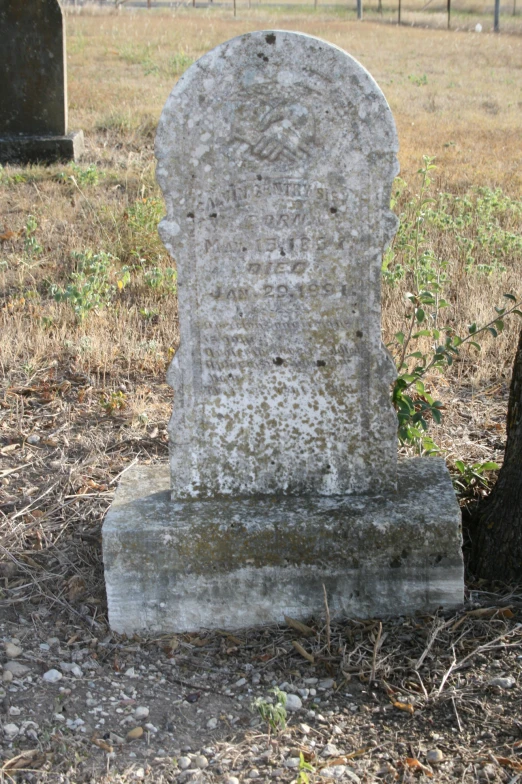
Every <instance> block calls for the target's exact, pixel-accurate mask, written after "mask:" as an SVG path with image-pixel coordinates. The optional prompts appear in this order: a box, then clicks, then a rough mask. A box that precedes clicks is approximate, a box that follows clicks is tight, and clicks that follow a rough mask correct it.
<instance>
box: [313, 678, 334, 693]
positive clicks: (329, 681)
mask: <svg viewBox="0 0 522 784" xmlns="http://www.w3.org/2000/svg"><path fill="white" fill-rule="evenodd" d="M334 685H335V681H334V679H333V678H325V679H324V681H319V683H318V684H317V688H318V689H325V690H326V689H333V687H334Z"/></svg>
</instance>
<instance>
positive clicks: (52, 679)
mask: <svg viewBox="0 0 522 784" xmlns="http://www.w3.org/2000/svg"><path fill="white" fill-rule="evenodd" d="M42 677H43V679H44V681H47V683H58V681H61V680H62V678H63V675H62V673H61V672H60V671H59V670H47V672H45V673H44V674H43V675H42Z"/></svg>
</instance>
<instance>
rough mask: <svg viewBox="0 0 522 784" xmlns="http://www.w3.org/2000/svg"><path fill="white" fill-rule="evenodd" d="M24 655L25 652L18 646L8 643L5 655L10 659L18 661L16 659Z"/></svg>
mask: <svg viewBox="0 0 522 784" xmlns="http://www.w3.org/2000/svg"><path fill="white" fill-rule="evenodd" d="M22 653H23V651H22V649H21V648H20V647H19V646H18V645H15V644H14V643H13V642H6V644H5V655H6V656H7V658H8V659H16V657H17V656H21V654H22Z"/></svg>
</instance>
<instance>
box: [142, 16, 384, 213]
mask: <svg viewBox="0 0 522 784" xmlns="http://www.w3.org/2000/svg"><path fill="white" fill-rule="evenodd" d="M397 150H398V140H397V132H396V128H395V122H394V119H393V116H392V113H391V110H390V107H389V106H388V103H387V101H386V98H385V97H384V95H383V93H382V91H381V89H380V87H379V86H378V84H377V83H376V81H375V80H374V79H373V77H372V76H371V75H370V74H369V72H368V71H367V70H366V69H365V68H364V67H363V66H362V65H361V64H360V63H359V62H358V61H357V60H355V59H354V58H353V57H351V56H350V55H349V54H347V53H346V52H344V51H343V50H342V49H340V48H339V47H337V46H334V45H332V44H329V43H327V42H325V41H322V40H320V39H319V38H315V37H312V36H309V35H304V34H302V33H293V32H287V31H282V30H273V31H271V30H264V31H259V32H253V33H246V34H245V35H241V36H238V37H237V38H233V39H232V40H230V41H226V42H225V43H223V44H221V45H219V46H217V47H216V48H215V49H213V50H212V51H210V52H208V53H207V54H206V55H204V56H203V57H201V58H200V59H199V60H198V61H197V62H196V63H194V64H193V65H192V66H191V67H190V68H189V69H188V70H187V71H186V72H185V73H184V74H183V75H182V76H181V78H180V79H179V81H178V83H177V84H176V86H175V87H174V89H173V91H172V93H171V94H170V96H169V98H168V100H167V103H166V105H165V108H164V110H163V113H162V115H161V119H160V123H159V126H158V134H157V140H156V156H157V158H158V169H157V178H158V182H159V184H160V186H161V188H162V190H163V193H164V196H165V199H166V202H167V205H168V207H169V212H170V210H172V212H176V207H177V201H176V199H173V198H172V197H173V195H174V194H175V192H176V190H175V184H176V182H179V179H180V177H181V178H183V182H184V186H185V187H187V185H188V182H187V180H188V181H190V180H195V181H197V180H200V179H202V180H203V181H205V179H207V178H208V175H209V174H210V170H209V168H208V167H209V165H210V164H209V163H208V158H209V157H210V156H213V155H214V154H217V155H218V156H219V157H220V159H221V160H220V176H226V174H227V173H228V174H230V175H233V176H237V174H238V173H239V172H241V173H242V174H244V175H248V172H249V171H250V170H253V171H255V173H256V175H257V174H258V173H259V172H258V169H259V164H262V165H263V166H264V168H265V171H266V173H267V174H270V175H272V174H278V173H285V174H290V175H293V176H296V177H299V176H302V175H304V174H306V175H307V176H308V177H310V176H323V174H324V169H325V167H326V168H327V170H328V176H329V178H330V179H331V180H332V181H335V180H337V181H339V182H341V181H343V180H344V182H348V183H349V181H350V180H351V179H355V180H356V183H355V187H356V188H357V189H359V188H360V179H359V178H360V174H361V172H360V166H361V159H362V158H364V159H366V160H367V161H369V162H370V169H371V170H373V171H374V172H375V170H376V169H378V174H377V172H375V173H376V174H377V176H379V177H380V179H381V180H382V182H381V185H382V191H383V192H384V191H386V193H387V196H388V195H389V194H388V191H389V190H390V189H391V184H392V181H393V178H394V177H395V176H396V174H397V173H398V163H397V158H396V155H397ZM388 201H389V200H388ZM388 201H387V202H386V204H385V205H383V209H384V210H386V209H387V207H388ZM179 212H181V213H182V210H180V211H179ZM387 217H388V218H389V221H390V225H391V226H393V225H394V224H395V221H394V218H393V217H389V216H384V218H385V221H386V218H387ZM180 218H181V219H182V220H183V215H180ZM171 219H172V218H171Z"/></svg>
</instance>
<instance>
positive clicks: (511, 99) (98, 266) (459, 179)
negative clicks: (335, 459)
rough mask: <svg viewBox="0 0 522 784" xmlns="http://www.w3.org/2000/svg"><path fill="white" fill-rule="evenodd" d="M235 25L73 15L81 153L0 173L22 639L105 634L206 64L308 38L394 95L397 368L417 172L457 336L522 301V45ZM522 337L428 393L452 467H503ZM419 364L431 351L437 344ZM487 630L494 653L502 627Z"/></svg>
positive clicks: (158, 388)
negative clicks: (32, 633) (173, 136)
mask: <svg viewBox="0 0 522 784" xmlns="http://www.w3.org/2000/svg"><path fill="white" fill-rule="evenodd" d="M238 9H239V10H238V16H237V18H235V19H234V18H233V17H232V16H231V11H230V8H229V7H228V8H219V7H218V8H196V9H192V8H178V9H174V10H173V11H159V10H156V9H153V10H152V11H150V12H149V11H146V10H132V9H124V10H122V11H121V12H120V13H116V12H112V11H111V12H109V10H107V9H103V10H102V12H98V11H97V10H96V9H95V8H92V9H87V10H84V11H82V12H81V13H74V14H70V15H69V16H68V18H67V26H68V43H67V48H68V63H69V75H68V78H69V112H70V127H71V128H72V129H77V128H81V129H83V131H84V133H85V137H86V147H87V150H86V155H85V157H84V158H83V159H82V160H81V161H80V162H79V163H77V164H67V165H54V166H51V167H47V168H45V167H39V166H34V167H28V168H25V167H15V166H13V167H11V166H7V167H5V168H3V169H0V289H1V292H0V297H1V298H0V331H1V335H2V339H1V343H0V369H1V376H2V377H1V386H0V482H1V485H0V495H1V499H2V512H1V516H0V540H1V545H0V548H1V550H0V577H1V578H2V580H3V583H2V584H3V588H2V594H1V595H0V606H1V607H2V608H3V609H5V611H6V613H7V614H8V615H6V617H8V618H9V623H10V624H12V626H13V628H12V630H11V634H13V635H14V634H15V631H16V629H18V626H17V625H20V623H21V621H20V615H21V614H22V615H24V614H27V617H30V618H31V619H33V620H34V619H35V618H36V620H35V621H34V624H35V628H37V627H38V628H40V626H41V628H42V629H44V627H45V629H47V626H46V624H47V625H49V624H52V623H54V617H55V614H56V613H57V612H60V613H62V615H63V616H64V619H65V620H63V623H64V624H69V626H70V625H71V624H72V625H73V626H74V624H77V625H79V628H80V627H81V628H88V629H89V630H94V631H92V634H95V633H96V634H98V636H100V639H101V637H103V635H104V634H106V633H107V621H106V617H105V598H104V592H103V575H102V571H101V565H100V530H101V522H102V519H103V515H104V512H105V510H106V508H107V506H108V504H109V503H110V500H111V497H112V492H113V490H114V486H115V483H116V482H117V479H118V476H119V475H120V474H121V472H122V471H123V470H125V468H126V467H128V466H129V465H130V464H131V463H133V462H136V461H139V462H141V463H147V462H154V461H166V459H167V436H166V429H165V428H166V423H167V420H168V417H169V415H170V410H171V407H172V395H171V392H170V390H169V388H168V387H167V385H166V383H165V371H166V367H167V364H168V362H169V361H170V359H171V357H172V355H173V352H174V351H175V349H176V346H177V341H178V322H177V307H176V278H175V261H173V260H172V259H170V258H169V257H168V255H167V254H166V252H165V250H164V248H163V246H162V244H161V242H160V240H159V238H158V236H157V232H156V227H157V224H158V222H159V220H160V219H161V217H162V215H163V203H162V200H161V196H160V193H159V189H158V187H157V185H156V184H155V179H154V166H155V163H154V156H153V143H154V134H155V128H156V124H157V121H158V118H159V116H160V113H161V110H162V107H163V104H164V102H165V100H166V98H167V96H168V94H169V92H170V90H171V89H172V87H173V85H174V84H175V82H176V79H177V78H178V76H179V75H180V74H181V73H182V72H183V71H184V70H185V69H186V68H187V67H188V66H189V65H190V64H191V63H192V62H193V61H194V60H195V59H196V58H198V57H199V56H200V55H202V54H203V53H204V52H206V51H207V50H209V49H210V48H211V47H213V46H216V45H217V44H219V43H220V42H222V41H224V40H226V39H228V38H230V37H232V36H234V35H238V34H240V33H243V32H245V31H248V30H254V29H260V28H265V29H266V28H272V29H273V28H280V29H292V30H300V31H303V32H305V33H309V34H312V35H317V36H320V37H321V38H324V39H325V40H327V41H330V42H332V43H334V44H336V45H338V46H340V47H342V48H344V49H345V50H347V51H348V52H349V53H351V54H352V55H353V56H355V57H356V58H357V59H358V60H359V61H360V62H361V63H362V64H363V65H364V66H365V67H366V68H368V70H369V71H370V72H371V73H372V75H373V76H374V77H375V79H376V80H377V82H378V83H379V85H380V86H381V88H382V89H383V91H384V93H385V95H386V97H387V99H388V101H389V103H390V105H391V108H392V111H393V114H394V116H395V119H396V122H397V126H398V133H399V140H400V154H399V158H400V163H401V175H400V179H399V180H398V181H397V183H396V187H395V188H394V209H395V211H396V212H397V214H399V215H401V220H402V223H401V229H400V231H399V233H398V235H397V238H396V240H395V242H394V245H393V247H392V249H391V251H390V252H389V253H388V254H387V256H386V262H385V266H386V268H385V270H384V284H383V336H384V340H385V342H386V343H389V344H390V345H391V349H392V351H393V353H394V354H395V355H396V356H398V355H399V354H400V346H399V345H398V344H397V342H396V341H394V335H395V333H397V332H399V331H400V330H403V331H404V330H405V320H404V315H405V313H406V312H407V308H408V305H407V302H406V300H405V297H404V294H405V293H406V292H407V291H408V290H410V289H411V286H412V282H413V280H414V277H415V276H414V271H413V268H412V263H411V252H410V250H409V245H411V240H412V231H413V230H414V227H415V221H416V218H417V217H419V214H420V213H419V208H418V206H416V198H417V194H418V188H419V177H418V174H417V171H418V169H419V167H420V166H421V163H422V158H423V156H424V155H429V156H434V157H435V164H436V166H437V168H436V169H435V171H434V172H433V174H432V177H433V181H432V183H431V186H430V188H429V193H430V195H431V196H432V197H433V201H432V202H431V203H430V205H429V207H427V208H425V209H424V208H423V210H422V216H421V217H422V223H421V228H422V230H421V236H420V250H421V251H422V253H423V254H424V255H423V259H425V260H426V259H428V260H429V261H426V264H425V266H424V267H423V271H422V275H426V276H428V277H430V276H431V277H432V278H433V276H435V278H436V280H437V281H438V283H437V285H440V290H441V296H444V297H445V299H447V301H448V308H446V309H445V311H444V316H443V318H444V323H446V324H448V325H450V327H451V329H452V330H453V331H454V332H455V333H457V334H461V335H466V334H468V325H469V324H471V323H473V322H476V323H477V324H478V325H480V324H481V323H484V322H485V321H487V320H488V319H490V318H491V317H492V316H495V311H494V306H496V305H500V304H501V303H502V301H503V294H504V293H505V292H511V293H513V294H514V295H517V296H520V295H522V239H521V229H522V187H521V186H522V144H521V131H520V128H521V120H522V38H521V37H519V36H517V35H508V34H502V35H500V36H499V35H493V34H487V33H482V34H476V33H474V32H469V31H468V32H466V31H451V32H447V31H445V30H437V29H423V28H420V27H414V28H411V27H405V26H401V27H397V26H393V25H388V24H383V23H380V22H377V21H376V22H375V23H374V22H371V21H365V22H364V23H362V24H361V23H357V22H356V21H354V20H353V11H350V14H351V16H350V15H349V14H348V13H344V12H343V11H342V9H341V11H340V10H339V9H335V8H328V9H326V10H324V9H321V8H319V10H318V11H317V12H313V10H312V8H311V7H310V8H309V9H308V10H307V9H304V8H303V7H300V8H298V9H295V10H294V9H292V8H289V7H288V6H284V7H276V6H273V7H272V6H267V5H263V6H257V5H255V4H252V8H251V9H250V10H249V9H248V8H246V7H244V5H241V7H240V6H238ZM343 13H344V15H343ZM477 18H478V17H477ZM467 19H468V21H469V17H467ZM474 24H475V17H473V18H472V19H471V22H470V25H471V26H472V27H473V26H474ZM455 25H457V21H455ZM423 263H424V262H423ZM519 326H520V325H519V322H517V319H516V317H513V319H508V320H506V324H505V329H504V331H503V332H502V334H500V335H499V337H498V338H497V339H496V340H494V339H493V338H492V337H491V336H486V337H485V339H484V340H483V341H482V343H483V348H482V351H481V353H480V354H479V353H477V351H476V350H474V349H467V348H466V349H463V350H462V353H461V356H460V358H459V360H458V361H457V362H455V363H454V365H453V366H452V368H451V369H449V370H448V371H446V372H444V373H442V372H439V371H434V372H432V373H430V374H429V376H428V378H427V387H428V388H429V391H430V392H431V393H432V394H433V395H434V396H436V397H438V398H439V399H440V400H442V402H443V403H444V405H445V410H444V419H443V422H442V424H441V425H438V426H436V427H434V428H433V434H434V437H435V439H436V441H437V443H438V444H439V445H440V446H441V448H442V449H443V450H444V453H445V455H446V457H447V460H448V464H449V465H450V467H453V466H454V464H455V461H456V460H457V459H462V460H464V461H465V462H466V463H474V462H479V463H480V462H483V461H486V460H490V459H495V460H497V461H498V460H501V458H502V451H503V445H504V420H505V409H506V390H507V387H508V384H509V377H510V367H511V363H512V360H513V355H514V350H515V346H516V342H515V339H516V336H517V334H518V329H519ZM419 347H420V349H421V350H422V351H429V350H430V345H429V340H428V339H427V338H426V337H424V338H420V339H419ZM27 608H29V609H28V610H27ZM49 608H51V610H52V611H51V610H50V609H49ZM26 610H27V612H26ZM488 617H489V616H488ZM505 617H506V618H511V616H505ZM502 618H503V619H504V616H502ZM515 621H516V617H515ZM24 623H25V621H24ZM31 623H32V621H31ZM60 623H62V621H60ZM477 623H478V621H477ZM502 623H503V624H504V620H502ZM505 623H506V624H508V625H509V622H508V621H505ZM38 624H40V626H38ZM459 625H460V621H459V622H458V623H456V625H455V627H454V628H455V629H457V627H458V626H459ZM69 626H67V629H68V630H69ZM15 627H16V629H15ZM63 628H64V629H65V625H64V627H63ZM466 628H467V627H466ZM488 628H489V627H488ZM502 628H503V627H502ZM481 629H482V627H481ZM490 631H491V634H490ZM479 632H480V634H482V633H484V634H485V635H486V636H487V635H490V637H491V638H492V639H493V637H494V629H493V627H491V628H490V629H489V631H487V632H484V630H483V629H482V631H480V630H479V631H478V632H477V634H479ZM6 633H7V632H6ZM16 633H17V634H18V631H16ZM68 633H70V634H72V631H70V630H69V632H68ZM397 633H398V632H397ZM496 633H497V632H495V634H496ZM499 633H500V632H499ZM42 634H44V631H42ZM45 634H48V635H51V634H52V630H51V631H50V630H49V629H47V631H46V632H45ZM89 634H91V631H89ZM459 635H460V631H459ZM44 639H46V638H45V636H44V637H42V640H44ZM398 639H399V638H398ZM459 639H460V638H459ZM482 639H486V637H483V638H482ZM488 639H489V638H488ZM274 645H275V643H274ZM448 645H449V643H448ZM448 650H449V649H448ZM420 651H421V652H422V649H420ZM115 655H116V654H115ZM118 655H119V654H118ZM125 655H127V654H125ZM417 655H418V652H417V653H416V654H415V656H417ZM419 655H420V654H419ZM441 656H442V653H441ZM370 659H371V651H370ZM238 666H239V665H238ZM448 666H449V665H448ZM517 666H518V665H517ZM390 677H392V674H390ZM51 712H52V711H51ZM507 712H508V711H506V713H507ZM477 726H478V725H477ZM477 731H478V730H477ZM406 734H407V733H406ZM53 742H54V741H53ZM466 742H468V741H466ZM60 753H62V752H60ZM71 753H72V752H71ZM82 753H83V752H82ZM64 754H65V752H64ZM67 754H69V752H67ZM67 754H65V757H64V758H66V759H67V760H70V759H71V757H70V756H69V757H68V756H67ZM100 754H101V752H100ZM67 764H68V763H67ZM107 764H108V763H107ZM466 764H467V763H466ZM471 764H472V763H470V765H471ZM473 764H474V763H473ZM63 765H65V763H63ZM63 765H62V768H61V770H62V771H64V770H65V769H66V766H65V767H64V766H63ZM466 770H467V768H466ZM470 770H471V768H470ZM516 770H518V768H517V769H516ZM412 775H413V774H412ZM473 775H474V773H473V771H472V772H471V773H470V776H471V778H465V777H464V773H463V774H462V780H466V781H468V780H469V781H472V780H474V779H473ZM73 780H75V779H74V778H73ZM78 780H79V779H78ZM151 780H152V779H151ZM165 780H170V779H168V777H167V778H166V779H165ZM390 780H391V779H390ZM404 780H409V779H407V778H405V779H404ZM440 780H446V779H444V778H443V777H441V778H440ZM459 780H461V779H460V777H459Z"/></svg>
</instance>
